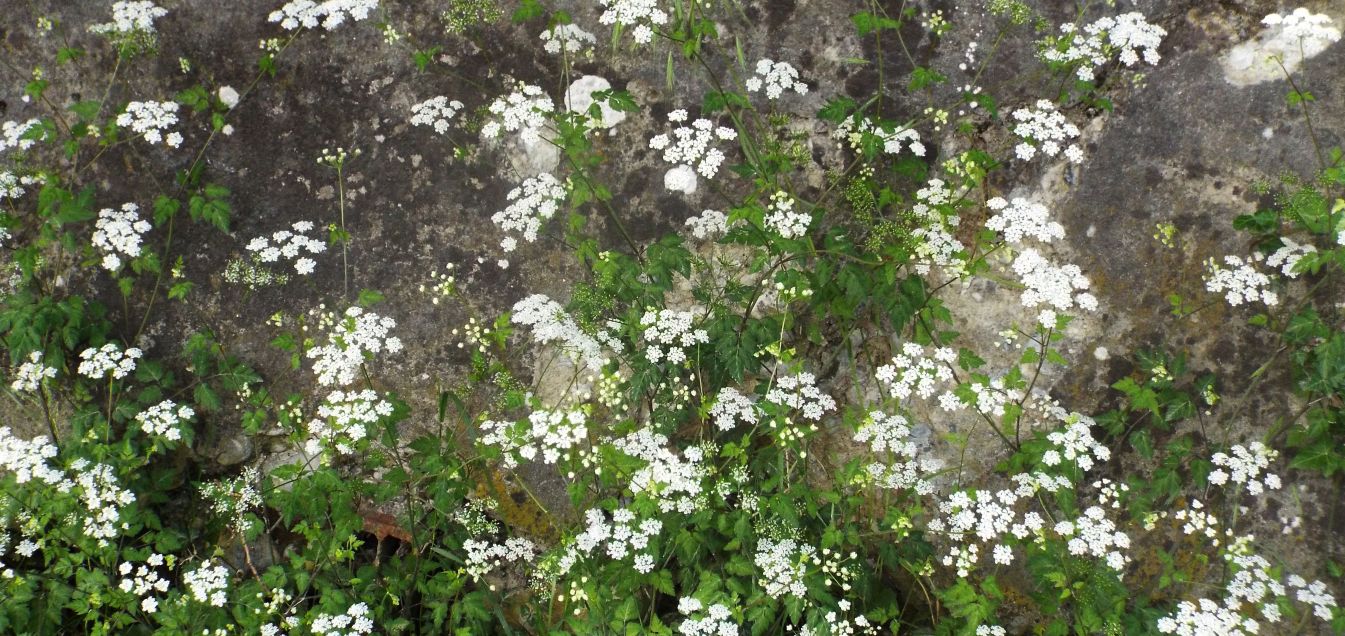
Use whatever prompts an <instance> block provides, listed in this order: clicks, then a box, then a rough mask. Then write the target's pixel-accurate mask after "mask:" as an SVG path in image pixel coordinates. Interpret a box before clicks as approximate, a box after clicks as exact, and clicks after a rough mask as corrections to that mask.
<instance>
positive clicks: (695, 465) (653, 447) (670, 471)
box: [613, 428, 709, 514]
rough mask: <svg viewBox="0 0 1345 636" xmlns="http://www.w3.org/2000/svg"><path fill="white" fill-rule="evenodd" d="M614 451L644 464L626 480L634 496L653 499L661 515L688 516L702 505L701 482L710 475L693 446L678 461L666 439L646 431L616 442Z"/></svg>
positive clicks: (700, 452) (702, 454) (702, 451)
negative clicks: (674, 511)
mask: <svg viewBox="0 0 1345 636" xmlns="http://www.w3.org/2000/svg"><path fill="white" fill-rule="evenodd" d="M613 447H614V448H616V449H617V450H619V451H621V452H623V453H625V454H627V455H630V456H631V457H635V458H637V459H641V460H644V462H645V466H644V467H643V468H640V469H638V470H636V471H635V472H633V473H631V476H630V478H629V480H628V483H629V485H630V490H631V492H632V493H633V494H635V495H639V494H646V495H648V496H650V497H652V498H654V499H655V500H657V501H658V505H659V510H661V511H663V512H671V511H673V510H676V511H677V512H680V513H682V514H691V513H693V512H695V511H696V510H697V509H698V508H701V507H702V505H703V504H704V497H703V496H702V490H703V488H702V486H701V482H702V480H703V479H704V478H705V476H706V475H708V474H709V468H708V467H707V466H706V465H705V463H704V461H705V454H706V451H705V449H703V448H701V447H699V446H692V447H690V448H687V449H686V450H684V451H682V455H681V456H680V457H679V456H678V455H677V453H676V452H675V451H673V450H670V449H669V445H668V437H667V436H666V435H663V434H661V433H655V432H653V431H651V430H649V429H647V428H645V429H640V430H638V431H636V432H634V433H631V434H630V435H627V436H625V437H623V438H621V439H618V440H616V441H615V442H614V443H613Z"/></svg>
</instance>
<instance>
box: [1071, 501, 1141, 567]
mask: <svg viewBox="0 0 1345 636" xmlns="http://www.w3.org/2000/svg"><path fill="white" fill-rule="evenodd" d="M1055 532H1056V534H1058V535H1060V536H1062V537H1066V538H1068V539H1069V541H1068V543H1067V544H1066V545H1067V547H1068V549H1069V553H1070V554H1072V555H1074V556H1092V557H1095V558H1099V559H1103V560H1104V561H1106V563H1107V566H1108V567H1110V568H1111V569H1113V570H1116V571H1118V572H1119V571H1122V570H1124V569H1125V565H1126V563H1128V562H1129V561H1130V557H1128V556H1126V555H1125V554H1124V553H1123V552H1121V551H1122V550H1127V549H1129V548H1130V537H1129V536H1127V535H1126V533H1124V532H1120V531H1118V530H1117V529H1116V524H1115V523H1114V522H1113V521H1112V520H1111V519H1108V518H1107V512H1106V511H1105V510H1103V509H1102V508H1101V507H1098V506H1092V507H1090V508H1088V509H1087V510H1085V511H1084V513H1083V516H1082V517H1079V518H1078V519H1075V520H1074V521H1061V522H1059V523H1057V524H1055Z"/></svg>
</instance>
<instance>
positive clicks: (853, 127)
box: [831, 115, 925, 157]
mask: <svg viewBox="0 0 1345 636" xmlns="http://www.w3.org/2000/svg"><path fill="white" fill-rule="evenodd" d="M831 136H832V137H833V138H835V139H840V140H844V141H845V142H846V143H848V144H850V149H851V150H853V151H855V152H861V151H863V150H864V148H865V146H866V145H867V144H866V143H865V138H866V137H867V138H872V139H876V140H877V142H878V143H880V144H882V148H883V152H884V153H886V154H889V155H895V154H898V153H900V152H901V151H902V148H903V144H904V147H905V148H906V149H908V150H910V151H911V154H913V155H915V156H917V157H923V156H925V144H923V143H921V142H920V133H919V132H916V130H915V129H914V128H908V127H905V126H897V125H895V124H892V123H887V122H884V123H881V124H875V123H873V120H871V119H869V118H867V117H860V116H859V115H855V116H853V117H851V118H850V119H847V120H845V121H843V122H841V125H839V126H837V127H836V131H835V132H833V133H832V134H831Z"/></svg>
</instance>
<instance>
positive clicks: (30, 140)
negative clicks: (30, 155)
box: [0, 119, 43, 152]
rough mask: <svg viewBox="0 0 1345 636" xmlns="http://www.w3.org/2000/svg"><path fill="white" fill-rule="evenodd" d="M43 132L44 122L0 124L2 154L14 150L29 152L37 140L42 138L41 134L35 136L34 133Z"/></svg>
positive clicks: (0, 149)
mask: <svg viewBox="0 0 1345 636" xmlns="http://www.w3.org/2000/svg"><path fill="white" fill-rule="evenodd" d="M34 130H36V131H39V133H40V132H42V131H43V128H42V120H40V119H29V120H28V121H25V122H14V121H7V122H5V123H4V124H0V152H6V151H8V150H10V149H12V148H17V149H19V150H28V149H29V148H32V147H33V145H34V144H36V143H37V140H38V139H39V138H41V137H42V135H41V134H34V133H33V132H32V131H34Z"/></svg>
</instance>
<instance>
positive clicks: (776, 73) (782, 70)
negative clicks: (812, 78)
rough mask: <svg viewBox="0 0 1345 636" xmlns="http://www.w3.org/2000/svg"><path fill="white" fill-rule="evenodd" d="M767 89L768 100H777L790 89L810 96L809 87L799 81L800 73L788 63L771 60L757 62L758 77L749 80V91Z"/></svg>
mask: <svg viewBox="0 0 1345 636" xmlns="http://www.w3.org/2000/svg"><path fill="white" fill-rule="evenodd" d="M762 86H765V88H766V99H777V98H779V97H780V95H782V94H784V92H785V91H786V90H788V89H793V90H794V92H796V93H798V94H800V95H806V94H808V85H807V84H804V83H803V82H800V81H799V72H798V71H797V70H796V69H795V68H794V67H793V66H792V65H791V64H789V63H788V62H774V61H771V60H769V59H765V58H763V59H761V60H759V61H757V66H756V77H752V78H750V79H748V80H747V90H748V91H750V92H753V93H755V92H757V91H759V90H761V88H762Z"/></svg>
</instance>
